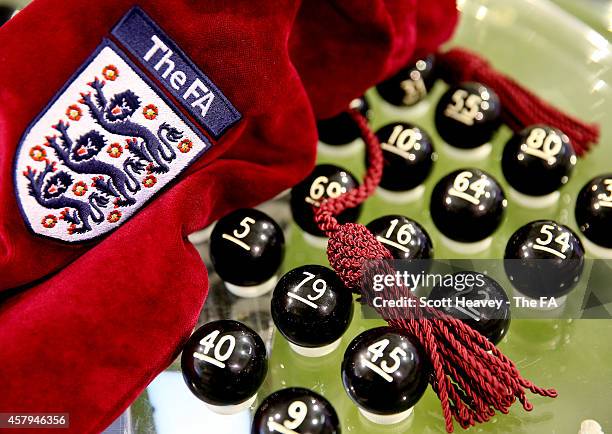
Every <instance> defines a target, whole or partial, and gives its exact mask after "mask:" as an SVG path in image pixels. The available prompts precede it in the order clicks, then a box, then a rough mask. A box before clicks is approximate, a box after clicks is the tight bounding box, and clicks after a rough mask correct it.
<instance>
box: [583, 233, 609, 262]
mask: <svg viewBox="0 0 612 434" xmlns="http://www.w3.org/2000/svg"><path fill="white" fill-rule="evenodd" d="M580 241H582V244H584V248H585V249H586V250H587V252H589V253H590V254H592V255H593V256H596V257H597V258H600V259H612V249H609V248H607V247H603V246H600V245H598V244H595V243H594V242H593V241H591V240H589V239H588V238H587V237H581V238H580Z"/></svg>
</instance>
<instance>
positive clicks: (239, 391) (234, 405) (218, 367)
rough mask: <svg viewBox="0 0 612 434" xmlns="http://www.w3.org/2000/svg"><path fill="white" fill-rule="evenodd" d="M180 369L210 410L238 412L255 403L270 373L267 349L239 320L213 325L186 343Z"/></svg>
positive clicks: (189, 384)
mask: <svg viewBox="0 0 612 434" xmlns="http://www.w3.org/2000/svg"><path fill="white" fill-rule="evenodd" d="M181 369H182V371H183V378H184V380H185V383H187V387H189V390H191V391H192V392H193V394H194V395H195V396H197V397H198V398H200V399H201V400H202V401H204V402H205V403H206V404H207V406H208V407H210V408H211V409H212V410H213V411H216V412H218V413H221V414H232V413H236V412H238V411H241V410H243V409H245V408H248V407H249V406H250V405H251V404H252V403H253V402H254V401H255V398H256V395H257V390H258V389H259V387H260V386H261V384H262V383H263V380H264V378H265V376H266V372H267V370H268V359H267V355H266V346H265V345H264V343H263V341H262V339H261V338H260V337H259V335H258V334H257V333H255V332H254V331H253V330H251V329H250V328H249V327H247V326H246V325H244V324H242V323H240V322H238V321H232V320H220V321H214V322H210V323H208V324H205V325H203V326H202V327H200V328H199V329H198V330H196V331H195V332H194V333H193V335H191V337H190V338H189V340H188V341H187V344H186V345H185V347H184V348H183V354H182V355H181Z"/></svg>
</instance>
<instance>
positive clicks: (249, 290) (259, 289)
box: [223, 274, 278, 298]
mask: <svg viewBox="0 0 612 434" xmlns="http://www.w3.org/2000/svg"><path fill="white" fill-rule="evenodd" d="M276 282H278V276H277V275H276V274H275V275H274V276H272V277H271V278H269V279H268V280H266V281H265V282H263V283H260V284H259V285H253V286H238V285H234V284H233V283H229V282H223V283H224V284H225V287H226V288H227V290H228V291H229V292H231V293H232V294H234V295H235V296H236V297H242V298H255V297H260V296H262V295H264V294H267V293H268V292H270V291H272V290H273V289H274V287H275V286H276Z"/></svg>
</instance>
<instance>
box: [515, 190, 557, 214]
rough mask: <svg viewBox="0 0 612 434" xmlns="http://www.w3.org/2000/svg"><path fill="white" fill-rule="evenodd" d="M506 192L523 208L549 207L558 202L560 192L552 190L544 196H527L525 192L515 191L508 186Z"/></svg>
mask: <svg viewBox="0 0 612 434" xmlns="http://www.w3.org/2000/svg"><path fill="white" fill-rule="evenodd" d="M508 194H509V196H510V198H511V199H512V200H514V201H515V202H516V203H518V204H519V205H521V206H523V207H525V208H533V209H542V208H550V207H552V206H553V205H555V204H557V203H558V202H559V199H560V198H561V193H559V192H558V191H553V192H552V193H550V194H545V195H544V196H529V195H527V194H524V193H521V192H520V191H516V190H515V189H514V188H512V187H510V186H508Z"/></svg>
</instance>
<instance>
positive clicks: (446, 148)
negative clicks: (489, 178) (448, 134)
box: [440, 142, 493, 161]
mask: <svg viewBox="0 0 612 434" xmlns="http://www.w3.org/2000/svg"><path fill="white" fill-rule="evenodd" d="M440 144H441V148H442V152H444V153H445V154H447V155H449V156H450V157H452V158H454V159H455V160H460V161H478V160H484V159H485V158H487V157H488V156H489V155H490V154H491V151H492V150H493V145H491V144H490V143H485V144H484V145H480V146H479V147H477V148H472V149H463V148H457V147H455V146H451V145H449V144H448V143H446V142H441V143H440Z"/></svg>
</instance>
